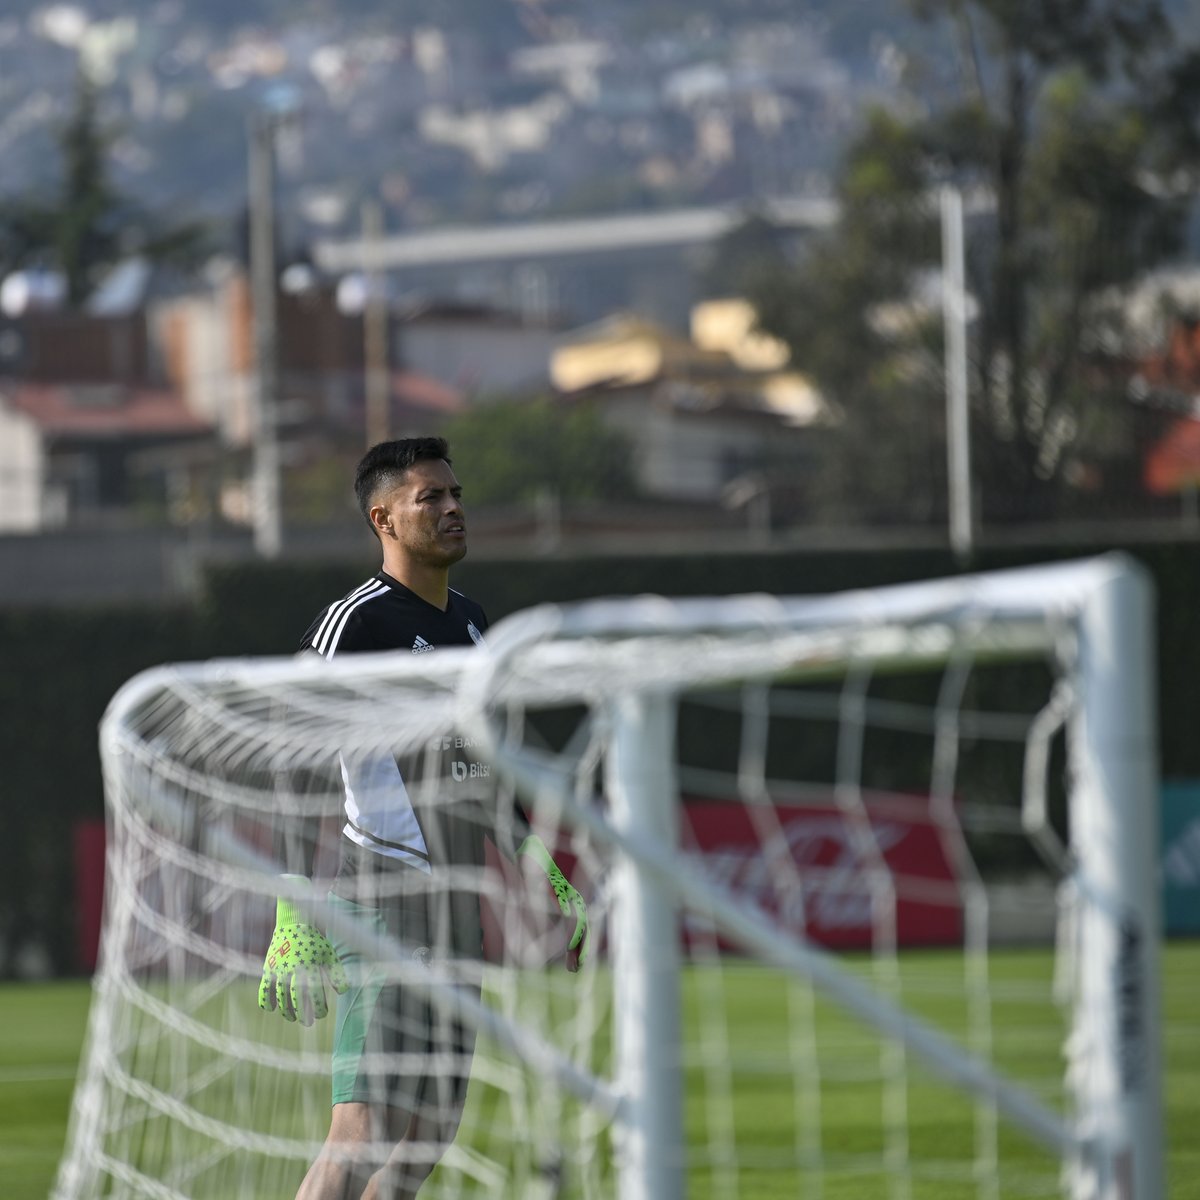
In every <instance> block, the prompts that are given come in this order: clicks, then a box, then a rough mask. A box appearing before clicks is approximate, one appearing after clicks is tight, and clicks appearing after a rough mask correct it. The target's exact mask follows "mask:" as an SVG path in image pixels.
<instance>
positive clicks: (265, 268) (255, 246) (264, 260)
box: [249, 112, 283, 558]
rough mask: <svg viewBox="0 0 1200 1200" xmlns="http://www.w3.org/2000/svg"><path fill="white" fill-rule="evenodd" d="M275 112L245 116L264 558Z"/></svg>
mask: <svg viewBox="0 0 1200 1200" xmlns="http://www.w3.org/2000/svg"><path fill="white" fill-rule="evenodd" d="M279 121H280V117H279V115H278V114H276V113H273V112H256V113H254V114H252V115H251V117H250V128H249V143H250V161H249V192H250V296H251V302H252V304H253V309H254V371H255V395H254V472H253V487H252V502H253V519H254V548H255V550H257V551H258V553H259V555H260V556H261V557H263V558H278V557H279V554H280V552H281V551H282V549H283V513H282V508H283V505H282V495H281V486H280V454H279V335H278V325H277V320H276V316H277V311H276V268H275V132H276V129H277V127H278V125H279Z"/></svg>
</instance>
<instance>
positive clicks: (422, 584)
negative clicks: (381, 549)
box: [383, 554, 450, 612]
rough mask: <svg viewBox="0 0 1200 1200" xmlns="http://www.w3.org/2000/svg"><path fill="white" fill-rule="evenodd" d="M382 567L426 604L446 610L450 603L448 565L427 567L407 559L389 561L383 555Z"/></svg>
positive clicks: (386, 556)
mask: <svg viewBox="0 0 1200 1200" xmlns="http://www.w3.org/2000/svg"><path fill="white" fill-rule="evenodd" d="M383 569H384V570H385V571H386V572H387V573H388V574H389V575H390V576H391V577H392V578H393V579H395V580H396V581H397V582H399V583H402V584H404V586H405V587H406V588H408V590H409V591H410V592H414V593H415V594H416V595H418V596H420V597H421V599H422V600H424V601H425V602H426V603H427V604H432V605H433V607H434V608H440V609H441V610H442V612H445V611H446V606H447V605H448V604H449V603H450V570H449V568H448V567H429V566H425V565H424V564H423V563H414V562H412V561H410V560H408V559H402V560H400V561H396V560H394V559H393V560H391V561H389V558H388V555H386V554H385V555H384V556H383Z"/></svg>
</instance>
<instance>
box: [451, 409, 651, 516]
mask: <svg viewBox="0 0 1200 1200" xmlns="http://www.w3.org/2000/svg"><path fill="white" fill-rule="evenodd" d="M445 433H446V437H447V438H448V439H449V442H450V448H451V453H452V454H453V456H454V467H455V471H456V473H457V474H458V475H459V476H460V478H462V479H463V480H466V481H468V492H467V494H466V501H467V503H468V505H471V504H479V503H483V504H523V503H528V502H530V501H532V500H535V499H537V498H538V497H539V496H540V495H542V494H545V493H546V492H550V493H551V494H553V495H555V496H557V497H558V498H559V499H561V500H564V501H588V500H603V499H606V498H615V497H627V496H629V495H630V494H631V493H632V491H633V482H632V481H633V463H632V458H631V450H630V447H629V445H628V443H627V441H626V439H625V438H624V437H622V436H621V435H620V434H618V433H615V432H613V431H612V430H610V429H609V428H607V427H606V426H605V424H604V423H603V421H602V419H601V417H600V415H599V413H598V412H597V411H596V409H595V408H594V407H592V406H589V405H587V404H579V403H573V402H564V401H556V400H549V399H537V400H502V401H496V402H494V403H490V404H481V405H479V406H478V407H476V408H473V409H472V410H471V411H470V412H468V413H465V414H463V415H462V416H459V417H456V418H455V419H454V420H453V421H451V422H450V423H449V424H448V425H447V427H446V431H445Z"/></svg>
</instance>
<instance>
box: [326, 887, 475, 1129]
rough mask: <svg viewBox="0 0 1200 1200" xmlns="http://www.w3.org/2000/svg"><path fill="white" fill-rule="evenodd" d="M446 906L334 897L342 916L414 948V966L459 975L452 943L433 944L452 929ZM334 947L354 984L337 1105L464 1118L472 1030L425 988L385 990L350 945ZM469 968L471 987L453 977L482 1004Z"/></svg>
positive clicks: (342, 1028)
mask: <svg viewBox="0 0 1200 1200" xmlns="http://www.w3.org/2000/svg"><path fill="white" fill-rule="evenodd" d="M400 869H401V870H402V871H404V873H405V876H406V877H407V880H406V881H407V882H415V879H414V877H415V876H417V875H418V872H416V871H415V870H414V869H412V868H406V867H404V868H400ZM423 878H427V877H423ZM444 901H445V897H444V896H442V897H440V898H439V896H438V894H437V893H436V891H434V890H433V889H432V888H431V887H417V888H413V889H411V890H406V891H405V892H403V893H402V894H398V895H391V896H387V897H381V898H380V901H379V903H378V904H377V905H365V904H361V903H358V902H356V901H354V900H349V899H346V898H345V897H343V896H338V895H336V894H335V895H331V896H330V902H331V903H332V904H334V905H336V906H337V907H339V908H340V909H341V910H342V911H343V912H346V913H347V914H348V915H351V916H353V917H354V918H355V919H357V920H360V921H363V922H365V923H368V924H369V925H370V926H371V927H372V928H373V929H375V930H376V931H377V932H380V933H386V934H388V935H390V936H391V937H393V938H396V939H397V940H398V941H400V942H402V943H403V944H404V945H405V946H406V947H411V950H410V951H409V953H410V954H411V956H412V958H413V960H414V961H416V962H419V963H424V964H426V965H428V964H429V963H431V962H436V963H439V964H441V965H444V966H449V967H451V969H452V970H453V968H454V964H455V963H456V962H457V963H461V961H462V960H461V957H460V956H458V955H456V954H455V951H454V946H453V944H452V943H453V940H454V939H453V938H451V939H450V942H451V944H450V945H447V944H446V941H447V939H445V938H438V937H436V936H435V933H436V931H437V930H438V928H439V927H441V926H444V925H445V923H446V922H445V919H444V918H445V909H446V905H445V903H444ZM439 918H442V919H439ZM333 946H334V949H336V950H337V952H338V955H339V957H340V958H341V960H342V963H343V965H344V966H345V968H346V973H347V975H348V976H349V978H350V988H349V989H348V990H347V992H346V993H345V994H344V995H342V996H339V997H338V999H337V1021H336V1024H335V1029H334V1043H333V1103H334V1104H341V1103H345V1102H347V1101H358V1102H361V1103H365V1104H372V1105H386V1106H388V1107H391V1108H399V1109H404V1110H407V1111H408V1112H411V1113H418V1112H420V1113H422V1114H425V1115H429V1116H437V1115H438V1114H445V1115H447V1116H448V1115H450V1114H451V1113H454V1112H457V1111H458V1110H460V1109H461V1107H462V1104H463V1101H464V1100H465V1098H466V1092H467V1081H468V1078H469V1076H470V1071H471V1058H472V1056H473V1055H474V1052H475V1029H474V1027H473V1026H471V1025H467V1024H465V1023H463V1022H462V1021H460V1020H456V1019H455V1018H454V1017H453V1016H452V1015H451V1014H449V1013H446V1012H443V1011H440V1010H439V1009H438V1008H437V1007H436V1006H435V1005H433V1004H432V1003H431V1002H430V1001H429V999H428V997H427V996H426V995H425V993H424V992H423V991H422V990H421V989H419V988H415V987H412V986H405V985H404V984H403V983H385V982H384V980H383V979H382V978H381V973H380V971H379V969H378V968H377V967H376V966H374V965H373V963H372V962H371V960H370V959H368V958H367V957H366V956H364V955H363V954H362V953H361V952H360V951H359V950H357V949H356V948H354V947H353V946H351V945H349V944H347V943H346V942H345V941H344V940H341V939H338V938H334V939H333ZM471 966H472V967H473V968H475V969H473V970H471V971H469V972H467V974H469V975H470V977H471V980H472V981H471V982H466V981H465V980H464V979H463V974H464V973H463V972H462V971H461V970H454V971H453V973H454V974H455V975H456V976H457V977H458V978H459V982H460V986H462V987H464V988H466V989H468V990H469V991H471V993H472V994H473V995H474V996H476V997H478V996H479V994H480V988H479V983H478V979H479V972H478V964H477V962H475V963H472V964H471Z"/></svg>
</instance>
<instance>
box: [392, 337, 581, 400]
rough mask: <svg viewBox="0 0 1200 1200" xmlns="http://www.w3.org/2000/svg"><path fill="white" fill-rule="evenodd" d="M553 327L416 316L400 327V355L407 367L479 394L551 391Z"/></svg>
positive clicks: (401, 361)
mask: <svg viewBox="0 0 1200 1200" xmlns="http://www.w3.org/2000/svg"><path fill="white" fill-rule="evenodd" d="M558 337H559V335H558V334H557V333H556V332H555V331H554V330H551V329H543V328H536V327H535V328H524V327H522V326H520V325H516V324H502V323H488V322H487V321H468V320H454V321H443V320H437V319H429V320H424V319H422V318H416V319H414V320H411V321H407V322H405V323H404V324H403V325H401V326H400V329H399V333H398V338H399V341H398V345H397V346H396V354H397V358H398V360H399V362H400V363H401V364H402V365H403V366H404V367H405V368H407V369H409V370H412V371H418V372H420V373H421V374H422V375H428V376H430V377H431V378H433V379H436V380H438V381H439V382H440V383H444V384H446V385H447V386H448V387H452V388H456V389H458V390H460V391H464V392H467V393H469V394H474V395H484V396H487V395H497V394H502V393H506V392H507V393H518V392H520V393H526V394H528V393H531V392H538V391H543V390H546V389H548V387H549V380H550V355H551V354H552V352H553V351H554V348H555V346H556V345H557V342H558Z"/></svg>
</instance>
